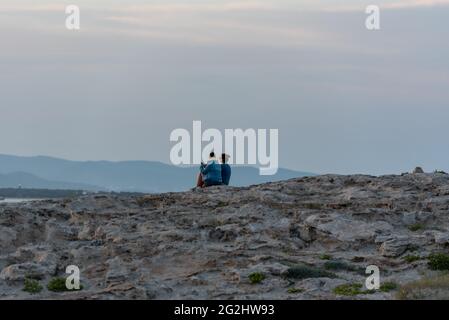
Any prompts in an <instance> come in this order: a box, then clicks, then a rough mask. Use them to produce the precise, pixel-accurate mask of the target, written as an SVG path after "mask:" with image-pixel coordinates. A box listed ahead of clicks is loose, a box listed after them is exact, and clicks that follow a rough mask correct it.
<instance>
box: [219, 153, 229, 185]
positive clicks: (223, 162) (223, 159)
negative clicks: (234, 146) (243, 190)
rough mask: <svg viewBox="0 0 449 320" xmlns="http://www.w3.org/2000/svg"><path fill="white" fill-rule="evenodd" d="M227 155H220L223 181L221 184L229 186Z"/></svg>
mask: <svg viewBox="0 0 449 320" xmlns="http://www.w3.org/2000/svg"><path fill="white" fill-rule="evenodd" d="M228 157H229V156H228V155H227V154H224V153H223V154H222V155H221V180H222V181H223V184H225V185H227V186H228V185H229V180H231V166H230V165H229V164H227V163H226V162H227V161H228Z"/></svg>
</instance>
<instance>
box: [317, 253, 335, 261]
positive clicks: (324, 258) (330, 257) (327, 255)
mask: <svg viewBox="0 0 449 320" xmlns="http://www.w3.org/2000/svg"><path fill="white" fill-rule="evenodd" d="M320 259H321V260H331V259H332V256H331V255H330V254H322V255H320Z"/></svg>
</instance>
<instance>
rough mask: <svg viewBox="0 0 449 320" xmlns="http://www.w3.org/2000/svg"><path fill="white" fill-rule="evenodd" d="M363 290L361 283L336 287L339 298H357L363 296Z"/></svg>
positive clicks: (335, 291)
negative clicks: (359, 295)
mask: <svg viewBox="0 0 449 320" xmlns="http://www.w3.org/2000/svg"><path fill="white" fill-rule="evenodd" d="M362 288H363V286H362V285H361V284H360V283H346V284H341V285H339V286H336V287H335V288H334V293H335V294H337V295H339V296H356V295H358V294H363V291H362Z"/></svg>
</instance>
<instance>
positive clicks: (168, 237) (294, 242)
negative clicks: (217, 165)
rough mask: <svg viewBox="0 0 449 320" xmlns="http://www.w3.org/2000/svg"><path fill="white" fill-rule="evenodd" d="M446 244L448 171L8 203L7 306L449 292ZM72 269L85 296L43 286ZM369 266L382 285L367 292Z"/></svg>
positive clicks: (4, 237)
mask: <svg viewBox="0 0 449 320" xmlns="http://www.w3.org/2000/svg"><path fill="white" fill-rule="evenodd" d="M448 243H449V175H446V174H443V173H435V174H405V175H402V176H382V177H372V176H363V175H355V176H338V175H325V176H318V177H311V178H300V179H293V180H289V181H284V182H276V183H269V184H263V185H257V186H252V187H247V188H232V187H212V188H209V189H203V190H194V191H190V192H184V193H168V194H157V195H148V196H145V197H131V196H126V197H125V196H123V197H121V196H116V195H114V196H113V195H89V196H83V197H79V198H75V199H66V200H47V201H39V202H30V203H23V204H2V205H0V270H1V273H0V299H181V298H182V299H184V298H185V299H395V298H434V297H449V284H448V283H449V279H447V276H445V275H444V274H443V273H442V271H433V270H430V269H431V268H430V267H429V265H428V262H429V260H428V257H429V255H431V254H433V253H436V252H439V253H445V252H447V251H448V250H447V248H448ZM442 263H443V267H444V261H443V262H442ZM68 265H77V266H78V267H79V268H80V271H81V283H82V286H83V287H82V290H79V291H75V292H53V291H50V290H48V289H47V284H48V283H49V282H50V281H51V280H52V279H54V278H55V277H60V276H65V268H66V266H68ZM368 265H376V266H378V267H379V269H380V275H381V279H380V280H381V284H383V286H382V287H381V289H382V290H375V291H367V290H366V289H365V288H363V287H362V286H363V285H364V284H365V279H366V277H367V275H366V274H365V268H366V267H367V266H368ZM25 278H28V279H35V280H36V282H34V283H38V284H40V285H41V286H42V287H43V288H42V290H41V291H40V292H37V293H34V294H32V293H29V292H25V291H23V288H24V282H25ZM435 279H436V280H435ZM37 291H39V290H37Z"/></svg>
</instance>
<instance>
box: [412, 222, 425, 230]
mask: <svg viewBox="0 0 449 320" xmlns="http://www.w3.org/2000/svg"><path fill="white" fill-rule="evenodd" d="M408 229H409V230H410V231H413V232H415V231H419V230H422V229H424V225H423V224H422V223H414V224H412V225H410V226H408Z"/></svg>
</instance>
